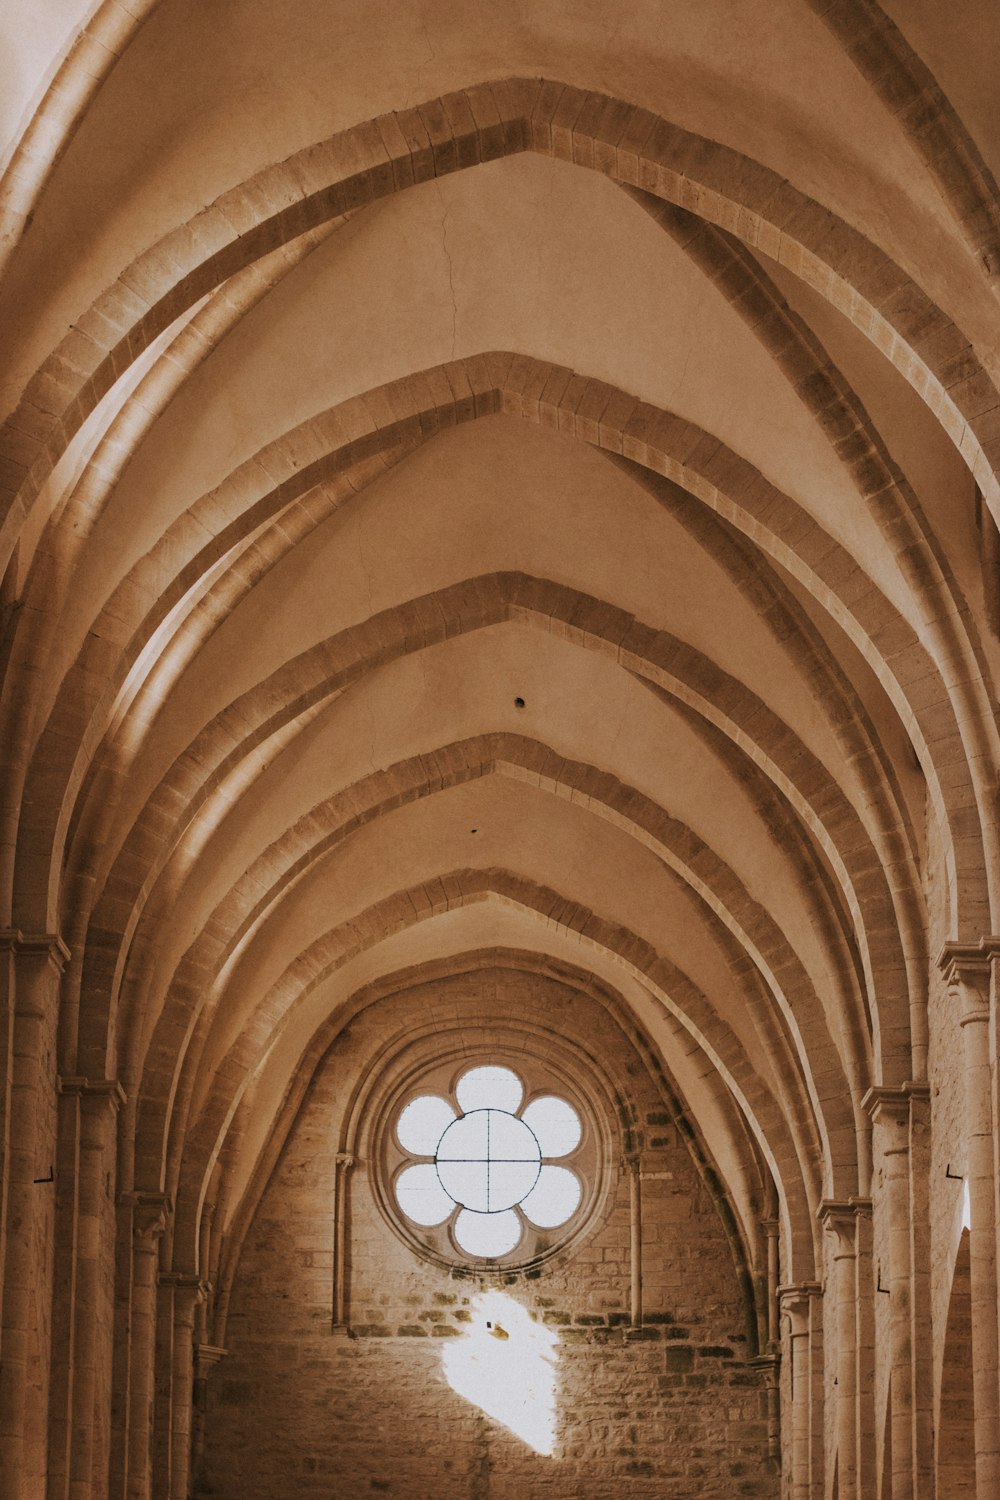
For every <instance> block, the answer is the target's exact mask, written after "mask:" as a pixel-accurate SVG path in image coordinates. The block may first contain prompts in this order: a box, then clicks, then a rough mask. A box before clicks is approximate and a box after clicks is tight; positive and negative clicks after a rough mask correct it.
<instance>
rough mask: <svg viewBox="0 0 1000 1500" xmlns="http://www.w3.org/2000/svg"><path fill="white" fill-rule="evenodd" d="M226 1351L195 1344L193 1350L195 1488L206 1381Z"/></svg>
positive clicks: (202, 1449)
mask: <svg viewBox="0 0 1000 1500" xmlns="http://www.w3.org/2000/svg"><path fill="white" fill-rule="evenodd" d="M226 1352H227V1351H226V1350H225V1349H221V1348H220V1347H219V1346H218V1345H217V1344H196V1345H195V1350H194V1396H193V1399H192V1404H191V1413H192V1417H191V1420H192V1425H191V1477H192V1480H193V1481H194V1485H195V1487H196V1488H197V1485H198V1480H199V1476H200V1474H201V1466H202V1463H203V1461H204V1457H205V1417H206V1413H207V1410H208V1380H209V1376H210V1375H211V1373H212V1370H213V1369H214V1368H215V1366H216V1365H217V1364H218V1363H219V1360H220V1359H224V1358H225V1356H226Z"/></svg>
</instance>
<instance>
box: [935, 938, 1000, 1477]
mask: <svg viewBox="0 0 1000 1500" xmlns="http://www.w3.org/2000/svg"><path fill="white" fill-rule="evenodd" d="M998 956H1000V940H998V939H996V938H991V939H985V940H984V941H983V942H982V943H980V944H978V945H976V946H974V947H973V946H964V945H960V944H958V943H947V944H946V945H945V949H944V952H943V953H942V955H941V959H940V966H941V970H942V973H943V974H944V979H945V983H946V984H947V986H948V996H949V999H950V1001H951V1004H952V1009H953V1013H954V1016H955V1019H956V1021H957V1023H958V1025H959V1027H960V1028H961V1035H962V1056H963V1064H964V1066H963V1079H964V1105H965V1180H966V1184H967V1186H968V1192H969V1273H970V1283H971V1295H972V1369H973V1391H974V1416H975V1433H976V1488H977V1491H978V1493H979V1494H981V1495H1000V1333H998V1324H997V1289H998V1282H997V1256H998V1244H997V1230H998V1223H997V1201H996V1195H997V1178H998V1168H1000V1164H998V1161H997V1120H996V1117H995V1104H994V1097H993V1093H994V1076H993V1073H994V1068H993V1060H992V1057H991V1051H992V1045H995V1034H996V969H997V959H998ZM991 1036H992V1037H993V1039H994V1040H993V1043H992V1044H991Z"/></svg>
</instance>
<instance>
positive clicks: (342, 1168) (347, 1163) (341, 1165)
mask: <svg viewBox="0 0 1000 1500" xmlns="http://www.w3.org/2000/svg"><path fill="white" fill-rule="evenodd" d="M334 1160H335V1162H336V1166H337V1171H338V1172H349V1171H350V1170H351V1168H352V1167H353V1166H356V1165H357V1158H356V1157H355V1156H354V1153H353V1152H351V1151H338V1152H337V1155H336V1157H335V1158H334Z"/></svg>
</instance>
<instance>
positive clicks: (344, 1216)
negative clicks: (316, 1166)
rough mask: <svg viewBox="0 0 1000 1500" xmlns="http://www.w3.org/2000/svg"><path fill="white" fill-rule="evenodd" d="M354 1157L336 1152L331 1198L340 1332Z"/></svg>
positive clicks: (344, 1307) (346, 1317)
mask: <svg viewBox="0 0 1000 1500" xmlns="http://www.w3.org/2000/svg"><path fill="white" fill-rule="evenodd" d="M353 1167H354V1157H353V1156H352V1155H351V1153H350V1152H349V1151H338V1152H337V1161H336V1175H335V1179H334V1188H333V1190H334V1198H333V1331H334V1332H335V1333H337V1332H343V1331H344V1330H345V1329H346V1328H347V1324H348V1322H349V1320H350V1313H349V1310H348V1292H349V1287H348V1273H349V1269H350V1255H349V1235H348V1230H349V1225H350V1191H351V1190H350V1174H351V1170H352V1168H353Z"/></svg>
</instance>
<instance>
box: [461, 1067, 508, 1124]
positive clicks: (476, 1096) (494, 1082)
mask: <svg viewBox="0 0 1000 1500" xmlns="http://www.w3.org/2000/svg"><path fill="white" fill-rule="evenodd" d="M455 1094H456V1096H457V1098H458V1102H459V1104H460V1105H461V1106H462V1109H463V1111H464V1112H465V1114H469V1113H470V1112H471V1111H472V1110H474V1109H508V1110H510V1112H511V1114H516V1113H517V1107H518V1105H519V1104H520V1102H521V1100H522V1099H523V1098H524V1087H523V1085H522V1083H521V1080H520V1078H518V1076H517V1074H516V1073H512V1072H511V1071H510V1069H509V1068H494V1067H486V1068H470V1069H469V1071H468V1073H463V1074H462V1076H461V1078H460V1079H459V1080H458V1087H457V1088H456V1090H455Z"/></svg>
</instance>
